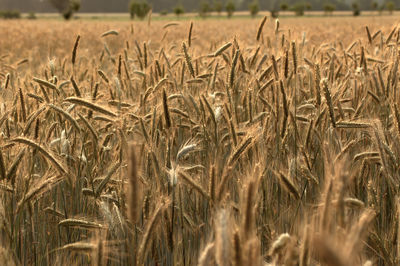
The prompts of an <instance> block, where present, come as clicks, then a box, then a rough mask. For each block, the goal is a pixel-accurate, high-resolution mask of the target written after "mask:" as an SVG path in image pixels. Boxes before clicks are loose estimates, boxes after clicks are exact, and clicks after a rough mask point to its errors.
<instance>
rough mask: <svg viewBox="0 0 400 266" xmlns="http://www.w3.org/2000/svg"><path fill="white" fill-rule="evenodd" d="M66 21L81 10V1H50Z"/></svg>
mask: <svg viewBox="0 0 400 266" xmlns="http://www.w3.org/2000/svg"><path fill="white" fill-rule="evenodd" d="M49 1H50V3H51V4H52V5H53V6H54V8H55V9H57V11H58V12H59V13H60V14H62V16H63V17H64V19H66V20H69V19H70V18H72V16H73V15H74V13H76V12H78V11H79V9H80V8H81V1H80V0H49Z"/></svg>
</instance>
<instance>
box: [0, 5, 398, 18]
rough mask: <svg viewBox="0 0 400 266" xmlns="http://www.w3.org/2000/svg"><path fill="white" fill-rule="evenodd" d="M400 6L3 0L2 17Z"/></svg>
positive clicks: (136, 15) (391, 8)
mask: <svg viewBox="0 0 400 266" xmlns="http://www.w3.org/2000/svg"><path fill="white" fill-rule="evenodd" d="M397 7H400V0H379V1H377V0H300V1H299V0H201V1H200V2H199V1H198V0H112V1H110V0H0V11H2V12H3V13H1V12H0V17H3V18H4V17H5V18H16V17H19V15H17V14H16V13H17V12H55V11H57V12H59V13H60V14H62V15H63V16H64V18H65V19H70V18H71V17H72V16H73V14H74V13H75V12H77V11H81V12H88V13H90V12H93V13H98V12H100V13H107V12H110V13H117V12H121V13H122V12H123V13H126V12H129V13H130V15H131V17H132V18H139V19H143V18H144V17H145V16H146V15H147V14H148V12H149V11H150V10H153V12H155V13H160V14H161V15H166V14H168V13H174V14H175V15H176V16H178V17H179V16H181V15H182V14H184V13H187V12H197V13H198V14H199V16H201V17H203V18H206V17H207V16H209V15H210V13H211V12H214V13H217V14H218V15H219V16H221V15H222V13H223V12H224V13H225V14H226V15H227V16H228V17H231V16H233V14H234V12H236V11H243V10H248V11H249V14H250V15H251V16H253V17H254V16H256V15H257V14H258V12H259V11H260V10H263V11H266V10H268V11H270V14H271V16H278V15H279V12H280V11H292V12H294V13H295V14H296V15H298V16H301V15H304V12H305V11H308V10H323V11H324V12H325V14H326V15H332V14H333V12H334V11H336V10H352V11H353V15H355V16H357V15H360V14H361V11H362V10H375V11H377V12H382V11H383V10H388V11H389V12H390V13H392V12H393V11H394V10H395V9H396V8H397Z"/></svg>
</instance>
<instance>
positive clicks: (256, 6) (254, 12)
mask: <svg viewBox="0 0 400 266" xmlns="http://www.w3.org/2000/svg"><path fill="white" fill-rule="evenodd" d="M249 11H250V15H251V16H252V17H253V18H254V17H255V16H257V14H258V12H259V11H260V5H259V4H258V1H257V0H254V1H253V2H252V3H251V4H250V5H249Z"/></svg>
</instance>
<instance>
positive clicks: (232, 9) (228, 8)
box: [225, 0, 236, 18]
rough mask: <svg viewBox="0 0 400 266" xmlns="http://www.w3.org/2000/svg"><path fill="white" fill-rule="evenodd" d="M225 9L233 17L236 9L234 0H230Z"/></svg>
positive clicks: (229, 16)
mask: <svg viewBox="0 0 400 266" xmlns="http://www.w3.org/2000/svg"><path fill="white" fill-rule="evenodd" d="M225 9H226V13H227V14H228V18H231V17H232V16H233V13H234V12H235V10H236V6H235V3H234V2H233V1H232V0H229V1H228V3H227V4H226V6H225Z"/></svg>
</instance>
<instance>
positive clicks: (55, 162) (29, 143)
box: [12, 137, 67, 174]
mask: <svg viewBox="0 0 400 266" xmlns="http://www.w3.org/2000/svg"><path fill="white" fill-rule="evenodd" d="M12 142H16V143H22V144H25V145H27V146H29V147H32V148H34V149H37V150H38V151H39V152H40V153H42V154H43V155H44V156H45V157H46V158H47V159H48V160H49V161H50V162H51V163H52V164H53V165H54V167H55V168H56V169H57V170H58V171H59V172H60V174H67V171H66V170H65V168H64V167H63V166H62V165H61V163H60V162H59V161H58V160H57V159H56V158H55V156H54V155H53V154H51V153H50V152H49V151H47V150H46V149H45V148H43V147H42V146H40V145H39V144H38V143H36V142H34V141H32V140H30V139H27V138H23V137H18V138H14V139H12Z"/></svg>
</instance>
